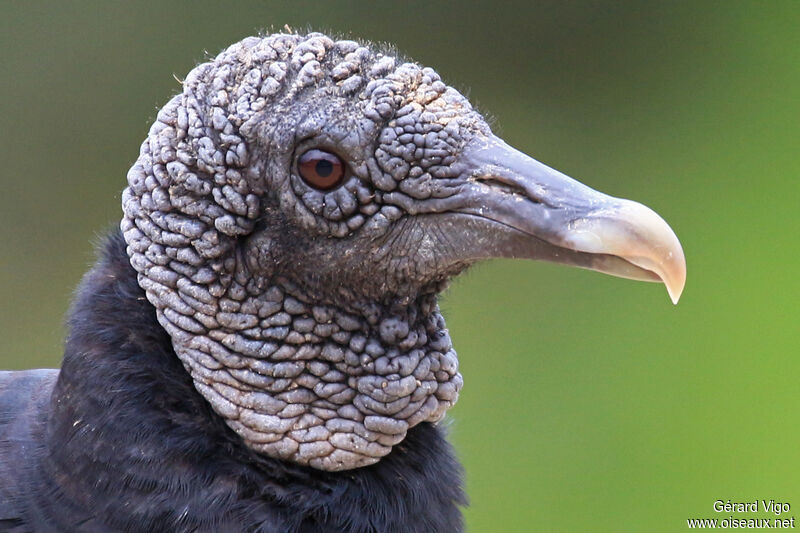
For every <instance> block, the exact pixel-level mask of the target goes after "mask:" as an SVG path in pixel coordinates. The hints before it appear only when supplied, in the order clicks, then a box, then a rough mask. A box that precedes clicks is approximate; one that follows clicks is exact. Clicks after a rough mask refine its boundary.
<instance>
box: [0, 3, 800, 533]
mask: <svg viewBox="0 0 800 533" xmlns="http://www.w3.org/2000/svg"><path fill="white" fill-rule="evenodd" d="M0 8H1V9H2V17H1V18H0V69H1V70H0V183H1V184H2V189H1V190H2V194H0V291H2V292H0V295H2V304H0V367H6V368H26V367H34V366H55V365H58V363H59V359H60V353H61V343H62V337H63V335H64V329H63V316H64V313H65V311H66V309H67V306H68V303H69V300H70V296H71V294H72V290H73V288H74V287H75V285H76V284H77V282H78V280H79V279H80V276H81V274H82V273H83V272H84V271H85V270H86V269H87V267H88V266H89V265H90V264H91V262H92V257H93V251H92V248H93V243H94V242H96V241H97V240H98V238H99V235H101V234H102V233H103V232H104V231H105V229H107V228H110V227H112V226H113V225H114V224H115V223H116V221H117V220H118V219H119V216H120V207H119V204H120V191H121V189H122V188H123V186H124V185H125V174H126V171H127V169H128V167H129V166H130V164H131V163H132V162H133V161H134V159H135V158H136V155H137V153H138V147H139V144H140V142H141V140H142V139H143V138H144V136H145V134H146V132H147V130H148V127H149V124H150V123H151V122H152V120H153V119H154V117H155V114H156V111H157V109H158V108H159V107H160V106H161V105H162V104H163V103H165V102H166V101H167V100H168V97H169V96H170V95H172V94H174V93H175V92H176V91H177V90H178V83H177V82H176V80H175V78H174V77H173V75H174V76H177V77H183V76H184V75H185V74H186V72H188V71H189V70H190V69H191V68H192V67H193V66H194V65H195V64H196V63H197V62H198V61H201V60H203V59H204V57H205V52H204V51H208V53H209V54H212V55H213V54H216V53H217V52H218V51H219V50H220V49H221V48H223V47H224V46H226V45H227V44H229V43H231V42H233V41H236V40H238V39H240V38H242V37H245V36H247V35H250V34H253V33H256V32H258V31H259V30H261V29H269V28H270V27H275V28H281V27H282V26H283V25H284V24H289V25H291V26H292V27H298V28H306V27H307V26H310V27H312V28H314V29H322V30H332V31H335V32H340V33H344V34H348V35H352V36H354V37H358V38H363V39H369V40H375V41H386V42H390V43H395V44H396V45H397V47H398V49H399V50H400V51H402V52H403V53H406V54H408V55H409V56H410V57H413V58H415V59H416V60H417V61H419V62H421V63H423V64H426V65H430V66H433V67H434V68H436V69H437V70H438V71H439V73H440V74H441V75H442V76H443V77H444V78H445V80H447V81H448V82H449V83H450V84H452V85H454V86H455V87H457V88H459V89H460V90H462V91H466V92H467V93H468V94H469V95H470V97H471V99H472V101H473V102H474V103H476V104H477V105H478V106H479V107H480V108H481V109H482V110H483V111H485V112H487V114H490V115H491V116H493V117H494V118H495V119H496V126H495V130H496V132H497V133H499V134H500V135H502V136H503V137H504V138H505V139H506V140H507V141H508V142H509V143H511V144H513V145H514V146H516V147H518V148H520V149H522V150H523V151H526V152H528V153H529V154H531V155H533V156H534V157H536V158H537V159H540V160H542V161H544V162H546V163H548V164H550V165H552V166H554V167H556V168H558V169H560V170H562V171H563V172H566V173H567V174H570V175H572V176H574V177H576V178H578V179H580V180H582V181H584V182H585V183H588V184H589V185H591V186H592V187H594V188H597V189H599V190H602V191H604V192H607V193H610V194H613V195H616V196H623V197H627V198H632V199H635V200H638V201H641V202H643V203H645V204H647V205H649V206H651V207H652V208H654V209H655V210H656V211H658V212H659V213H660V214H661V215H662V216H663V217H664V218H665V219H666V220H667V221H669V223H670V224H671V225H672V227H673V228H674V229H675V231H676V232H677V234H678V236H679V237H680V238H681V241H682V243H683V246H684V250H685V252H686V257H687V261H688V268H689V276H688V283H687V286H686V290H685V292H684V296H683V299H682V300H681V302H680V304H679V305H678V306H677V307H674V306H672V304H670V303H669V300H668V298H667V294H666V291H665V290H664V289H663V287H662V286H658V285H651V284H644V283H635V282H629V281H625V280H620V279H616V278H611V277H606V276H602V275H600V274H596V273H592V272H586V271H580V270H574V269H568V268H565V267H557V266H553V265H548V264H538V263H532V262H513V261H496V262H491V263H488V264H484V265H480V266H478V267H476V268H474V269H473V270H472V271H470V272H469V273H467V274H466V275H464V276H462V277H461V278H460V279H459V280H457V282H456V283H454V285H453V287H452V288H451V289H450V290H449V292H448V293H447V294H446V297H445V299H444V301H443V308H444V310H445V313H446V316H447V317H448V324H449V326H450V328H451V333H452V337H453V339H454V341H455V343H456V348H457V349H458V352H459V355H460V360H461V369H462V373H463V375H464V379H465V388H464V390H463V392H462V396H461V400H460V402H459V404H458V406H457V407H456V408H455V409H453V410H452V412H451V413H452V439H453V441H454V443H455V445H456V448H457V450H458V453H459V455H460V456H461V458H462V459H463V462H464V465H465V467H466V470H467V485H468V490H469V494H470V498H471V501H472V505H471V507H470V508H469V509H468V510H467V511H466V515H467V520H468V524H469V526H470V530H471V531H479V532H484V531H490V532H491V531H539V530H540V531H680V530H684V529H686V528H687V524H686V519H687V518H690V517H717V518H726V517H727V516H729V514H728V513H720V514H718V513H715V512H714V511H713V509H712V504H713V502H714V500H716V499H723V500H727V499H732V500H734V501H744V500H748V501H752V500H753V499H755V498H759V499H767V500H769V499H771V498H774V499H776V500H777V501H785V502H789V503H790V504H791V505H792V511H791V513H790V515H795V513H797V514H798V515H800V477H799V476H798V473H799V472H800V454H799V453H798V442H800V394H798V390H800V388H799V387H798V371H799V370H800V335H798V319H800V311H799V310H798V297H800V284H799V283H798V277H797V273H798V261H799V260H800V214H798V211H800V182H799V181H798V178H799V177H800V172H798V170H800V165H799V164H798V161H800V157H798V155H800V154H798V148H800V143H798V138H799V137H798V134H800V128H798V124H799V123H800V90H799V89H798V87H800V29H799V28H800V3H798V2H733V1H729V2H679V3H674V2H619V1H613V2H612V1H608V2H556V1H552V2H538V1H532V2H525V3H518V4H514V3H501V2H493V3H486V4H481V5H477V4H472V3H465V2H461V3H431V2H403V3H392V4H391V5H389V4H386V5H382V4H375V3H372V2H370V3H366V2H365V3H355V2H337V3H324V4H317V3H315V2H291V3H287V4H271V3H268V2H249V3H225V4H216V3H212V2H191V3H190V2H184V3H176V4H169V5H166V4H163V3H162V2H147V3H141V2H140V3H135V4H134V3H121V2H120V3H117V2H113V3H112V2H110V3H96V4H95V3H50V4H40V3H35V2H26V3H10V2H3V3H1V4H0ZM720 515H721V516H720ZM753 516H755V515H753ZM753 516H750V517H753ZM757 516H759V517H766V516H767V515H765V514H763V513H759V514H758V515H757ZM737 517H740V518H741V517H747V516H746V515H737Z"/></svg>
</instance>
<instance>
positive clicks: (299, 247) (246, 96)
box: [121, 34, 685, 471]
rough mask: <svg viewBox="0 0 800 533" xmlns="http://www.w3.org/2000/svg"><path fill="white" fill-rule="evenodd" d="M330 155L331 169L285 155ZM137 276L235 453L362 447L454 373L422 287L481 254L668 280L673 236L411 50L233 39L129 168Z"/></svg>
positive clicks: (318, 459)
mask: <svg viewBox="0 0 800 533" xmlns="http://www.w3.org/2000/svg"><path fill="white" fill-rule="evenodd" d="M312 149H315V150H323V151H326V152H329V153H333V154H336V155H337V156H338V157H339V158H341V160H342V161H343V162H344V165H345V167H346V169H347V170H346V174H345V177H344V181H343V182H342V183H341V184H339V185H337V186H335V187H333V188H331V189H325V190H319V189H317V188H315V187H313V186H311V185H310V184H309V183H308V182H307V181H306V180H305V179H304V178H303V177H302V176H301V175H300V173H299V168H298V158H300V156H302V155H303V154H304V153H306V152H307V151H308V150H312ZM128 183H129V186H128V188H127V189H126V190H125V193H124V195H123V208H124V212H125V216H124V218H123V221H122V225H121V227H122V230H123V232H124V236H125V240H126V241H127V243H128V254H129V256H130V260H131V265H132V266H133V267H134V268H135V269H136V270H137V271H138V273H139V278H138V279H139V284H140V286H141V287H142V288H143V289H144V290H145V291H146V294H147V298H148V300H149V301H150V302H151V303H152V304H153V305H154V306H155V308H156V310H157V316H158V320H159V322H160V324H161V325H162V326H163V327H164V329H165V330H166V331H167V333H168V334H169V335H170V337H171V339H172V343H173V347H174V349H175V352H176V353H177V354H178V357H179V358H180V359H181V361H182V362H183V364H184V366H185V367H186V369H187V370H188V371H189V373H190V374H191V376H192V379H193V381H194V385H195V387H196V389H197V390H198V391H199V392H200V393H201V394H202V395H203V396H204V397H205V399H206V400H207V401H208V402H209V403H210V405H211V406H212V407H213V409H214V410H215V411H216V413H217V414H219V415H220V416H221V417H222V418H223V419H224V420H225V421H226V423H227V424H228V426H229V427H230V428H232V429H233V430H234V431H235V432H236V433H237V434H238V435H239V436H240V437H241V438H242V439H243V440H244V442H245V443H246V444H247V446H249V447H250V448H251V449H252V450H255V451H257V452H260V453H263V454H266V455H268V456H270V457H273V458H277V459H283V460H288V461H292V462H295V463H298V464H301V465H309V466H312V467H314V468H317V469H321V470H327V471H338V470H347V469H352V468H357V467H362V466H365V465H369V464H373V463H375V462H376V461H378V460H379V459H380V458H381V457H384V456H386V455H387V454H388V453H389V452H390V451H391V450H392V447H393V446H396V445H397V444H398V443H400V442H401V441H402V440H403V439H404V438H405V436H406V434H407V431H408V430H409V429H410V428H412V427H414V426H415V425H417V424H419V423H421V422H425V421H428V422H436V421H438V420H440V419H441V418H442V417H443V416H444V414H445V411H446V410H447V409H448V408H449V407H451V406H452V405H453V404H454V403H455V401H456V400H457V398H458V393H459V390H460V389H461V386H462V379H461V376H460V374H459V373H458V362H457V359H456V354H455V351H454V350H453V347H452V344H451V342H450V338H449V335H448V333H447V329H446V327H445V323H444V320H443V319H442V317H441V315H440V314H439V310H438V307H437V303H436V295H437V293H439V292H440V291H441V290H442V289H443V287H444V286H445V284H446V282H447V280H448V279H450V278H451V277H452V276H454V275H456V274H458V273H459V272H461V271H462V270H463V269H464V268H466V267H467V266H469V265H470V264H472V263H474V262H475V261H478V260H481V259H485V258H488V257H520V258H532V259H546V260H550V261H556V262H560V263H566V264H571V265H576V266H581V267H585V268H591V269H594V270H599V271H602V272H607V273H611V274H614V275H619V276H623V277H630V278H634V279H643V280H651V281H653V280H662V281H664V283H665V284H666V285H667V288H668V290H669V292H670V296H671V297H672V299H673V301H674V302H677V298H678V297H679V296H680V293H681V291H682V289H683V284H684V281H685V262H684V258H683V252H682V250H681V247H680V243H679V242H678V240H677V237H675V235H674V233H673V232H672V230H671V229H670V228H669V226H668V225H667V224H666V223H665V222H664V221H663V220H662V219H661V218H660V217H659V216H658V215H657V214H655V213H654V212H653V211H651V210H650V209H648V208H646V207H645V206H642V205H641V204H637V203H635V202H631V201H629V200H621V199H616V198H612V197H609V196H606V195H603V194H601V193H598V192H597V191H594V190H592V189H590V188H589V187H587V186H585V185H583V184H581V183H579V182H577V181H575V180H572V179H571V178H569V177H567V176H564V175H563V174H561V173H559V172H557V171H555V170H553V169H551V168H549V167H546V166H545V165H542V164H541V163H539V162H538V161H535V160H533V159H531V158H529V157H528V156H526V155H524V154H522V153H520V152H518V151H516V150H514V149H513V148H511V147H510V146H508V145H506V144H505V143H504V142H503V141H502V140H501V139H499V138H497V137H495V136H494V135H493V134H492V132H491V130H490V128H489V126H488V125H487V124H486V122H485V121H484V120H483V118H482V117H481V116H480V115H479V114H478V113H477V112H475V111H474V110H473V109H472V107H471V106H470V104H469V102H467V100H466V99H465V98H464V97H463V96H462V95H460V94H459V93H458V92H457V91H455V90H454V89H452V88H450V87H448V86H446V85H445V84H444V83H443V82H442V81H441V80H440V79H439V77H438V75H437V74H436V73H435V72H434V71H433V70H432V69H430V68H422V67H420V66H418V65H416V64H413V63H401V62H400V61H398V60H396V59H394V58H392V57H389V56H387V55H384V54H382V53H380V52H377V51H374V50H372V49H369V48H367V47H364V46H361V45H359V44H357V43H355V42H351V41H338V42H334V41H333V40H331V39H330V38H328V37H326V36H324V35H321V34H310V35H307V36H298V35H273V36H269V37H266V38H264V39H259V38H250V39H245V40H244V41H242V42H240V43H237V44H235V45H233V46H231V47H230V48H228V49H227V50H226V51H224V52H223V53H221V54H220V55H219V56H218V57H217V58H215V59H214V60H213V61H211V62H209V63H205V64H202V65H200V66H198V67H197V68H195V69H194V70H193V71H192V72H190V73H189V75H188V76H187V78H186V80H185V81H184V82H183V92H182V93H181V94H179V95H177V96H175V97H174V98H173V99H172V100H171V101H170V102H169V103H168V104H167V105H166V106H165V107H164V108H163V109H162V110H161V112H160V113H159V115H158V120H157V121H156V123H155V124H154V125H153V127H152V128H151V130H150V134H149V136H148V139H147V140H146V141H145V142H144V144H143V145H142V149H141V153H140V156H139V159H138V160H137V162H136V164H135V165H134V166H133V167H132V168H131V170H130V172H129V174H128Z"/></svg>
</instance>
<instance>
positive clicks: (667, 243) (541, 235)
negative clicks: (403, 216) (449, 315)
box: [457, 135, 686, 303]
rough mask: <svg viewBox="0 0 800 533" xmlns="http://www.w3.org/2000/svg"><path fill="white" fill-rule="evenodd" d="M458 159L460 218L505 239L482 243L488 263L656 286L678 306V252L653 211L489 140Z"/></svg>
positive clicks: (681, 275)
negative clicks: (537, 262) (492, 227)
mask: <svg viewBox="0 0 800 533" xmlns="http://www.w3.org/2000/svg"><path fill="white" fill-rule="evenodd" d="M459 159H460V164H463V165H464V166H463V168H462V176H463V177H464V178H465V180H466V182H465V183H466V185H465V188H464V190H463V196H462V202H463V203H461V206H460V207H459V208H458V209H457V211H458V212H460V213H462V214H467V215H471V216H475V217H479V218H482V219H488V220H490V221H492V222H494V223H497V224H499V225H500V226H501V230H500V233H503V234H504V235H505V238H502V239H498V240H496V241H494V242H493V243H487V242H485V241H484V244H483V247H484V248H486V249H484V250H483V251H482V252H483V253H484V254H485V255H491V256H500V257H523V258H530V259H542V260H546V261H553V262H557V263H565V264H570V265H574V266H579V267H582V268H588V269H591V270H597V271H599V272H605V273H606V274H611V275H614V276H620V277H623V278H630V279H637V280H644V281H658V282H662V283H664V285H666V287H667V292H668V293H669V296H670V298H671V299H672V302H673V303H678V299H679V298H680V296H681V292H682V291H683V286H684V283H685V282H686V261H685V259H684V256H683V249H682V248H681V244H680V242H679V241H678V238H677V237H676V236H675V233H674V232H673V231H672V229H671V228H670V227H669V225H667V223H666V222H664V219H662V218H661V217H660V216H658V215H657V214H656V213H655V212H654V211H653V210H652V209H650V208H648V207H645V206H644V205H642V204H639V203H636V202H632V201H630V200H623V199H619V198H614V197H612V196H608V195H605V194H603V193H600V192H597V191H595V190H594V189H591V188H589V187H587V186H586V185H583V184H582V183H580V182H578V181H575V180H574V179H572V178H570V177H569V176H566V175H564V174H562V173H560V172H558V171H557V170H554V169H552V168H550V167H548V166H546V165H544V164H542V163H540V162H538V161H536V160H535V159H533V158H531V157H528V156H527V155H525V154H523V153H522V152H520V151H518V150H515V149H514V148H512V147H511V146H509V145H507V144H506V143H505V142H503V140H502V139H500V138H498V137H495V136H493V135H491V136H488V137H483V136H480V137H478V138H475V139H473V140H472V141H470V143H469V144H468V145H467V146H466V147H465V149H464V151H463V152H462V154H461V156H460V158H459ZM511 234H514V235H515V237H513V238H512V237H510V235H511ZM479 253H480V252H479Z"/></svg>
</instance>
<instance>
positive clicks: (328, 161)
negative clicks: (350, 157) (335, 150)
mask: <svg viewBox="0 0 800 533" xmlns="http://www.w3.org/2000/svg"><path fill="white" fill-rule="evenodd" d="M297 166H298V170H299V172H300V177H301V178H303V180H305V182H306V183H308V184H309V185H311V186H312V187H314V188H315V189H332V188H334V187H336V186H337V185H339V184H340V183H341V182H342V179H343V178H344V171H345V165H344V161H342V159H341V158H340V157H339V156H338V155H336V154H332V153H330V152H324V151H322V150H316V149H313V150H309V151H308V152H306V153H304V154H303V155H301V156H300V159H299V160H298V162H297Z"/></svg>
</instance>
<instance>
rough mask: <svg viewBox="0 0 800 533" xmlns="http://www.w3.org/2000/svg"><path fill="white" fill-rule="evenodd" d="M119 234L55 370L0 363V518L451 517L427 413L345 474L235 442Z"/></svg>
mask: <svg viewBox="0 0 800 533" xmlns="http://www.w3.org/2000/svg"><path fill="white" fill-rule="evenodd" d="M125 248H126V245H125V242H124V241H123V239H122V236H121V235H120V234H118V233H117V234H114V235H112V236H111V238H110V239H108V241H107V242H106V243H105V246H104V250H103V251H102V257H101V258H100V259H99V260H98V262H97V264H96V265H95V266H94V268H93V269H92V270H91V271H90V272H89V273H87V275H86V276H85V277H84V280H83V283H82V284H81V286H80V288H79V289H78V293H77V295H76V298H75V302H74V303H73V307H72V310H71V312H70V318H69V322H68V326H69V337H68V339H67V345H66V350H65V353H64V361H63V364H62V366H61V370H60V371H57V370H33V371H26V372H0V531H3V532H18V533H30V532H32V531H34V532H37V533H64V532H91V533H107V532H111V531H125V532H131V533H132V532H148V533H149V532H154V531H169V532H193V533H227V532H245V531H247V532H254V533H255V532H258V533H430V532H432V531H436V532H447V533H457V532H459V531H462V520H461V515H460V512H459V506H461V505H464V504H465V497H464V494H463V492H462V489H461V468H460V467H459V465H458V463H457V462H456V460H455V458H454V454H453V451H452V449H451V448H450V446H449V445H448V443H447V441H446V439H445V438H444V432H443V431H442V428H441V427H440V426H439V425H434V424H430V423H426V422H423V423H421V424H419V425H417V426H416V427H414V428H411V429H409V431H408V435H407V437H406V438H405V439H404V440H403V442H401V443H400V444H398V445H396V446H395V447H394V448H393V450H392V452H391V453H389V454H388V455H387V456H386V457H384V458H383V459H381V460H380V461H379V462H378V463H376V464H374V465H371V466H367V467H364V468H358V469H355V470H351V471H348V472H326V471H323V470H318V469H315V468H311V467H309V466H302V465H298V464H295V463H292V462H289V461H283V460H280V459H273V458H271V457H268V456H266V455H264V454H261V453H258V452H255V451H253V450H252V449H251V448H249V447H247V446H246V445H245V444H244V443H243V441H242V439H241V438H240V437H239V436H238V435H237V434H236V433H234V431H233V430H232V429H230V428H229V427H228V426H227V425H226V424H225V422H224V421H223V420H222V418H220V417H219V416H217V415H216V414H215V413H214V412H213V411H212V410H211V406H210V405H209V403H208V402H207V401H206V400H205V399H204V398H203V397H202V396H201V395H200V394H199V393H198V392H197V390H196V389H195V386H194V384H193V382H192V378H191V377H190V376H189V374H188V373H187V372H186V371H185V369H184V368H183V366H182V365H181V362H180V361H179V359H178V358H177V357H176V355H175V352H174V350H173V348H172V341H171V339H170V338H169V336H168V335H167V333H166V331H164V329H163V328H162V327H161V326H160V325H159V324H158V322H157V321H156V317H155V312H154V309H153V306H152V305H150V303H149V302H148V301H147V300H146V298H145V294H144V291H142V289H141V288H140V287H139V285H138V283H137V279H136V277H137V273H136V272H135V271H134V270H133V268H131V266H130V264H129V260H128V257H127V255H126V253H125ZM56 378H57V381H56Z"/></svg>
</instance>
